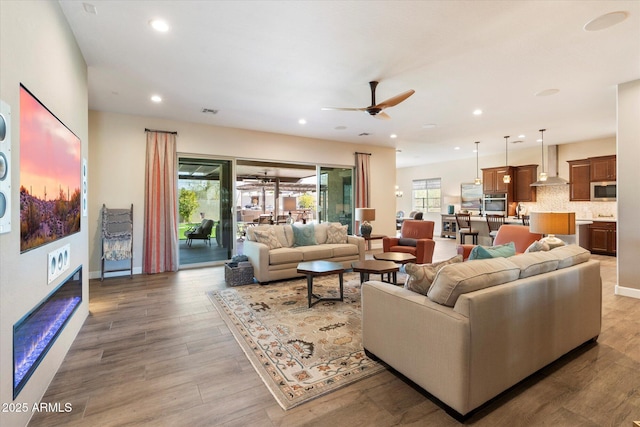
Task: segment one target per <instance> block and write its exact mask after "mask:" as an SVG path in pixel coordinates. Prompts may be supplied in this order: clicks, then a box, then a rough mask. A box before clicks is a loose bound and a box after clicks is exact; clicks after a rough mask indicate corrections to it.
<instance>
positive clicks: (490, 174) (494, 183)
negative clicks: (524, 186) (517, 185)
mask: <svg viewBox="0 0 640 427" xmlns="http://www.w3.org/2000/svg"><path fill="white" fill-rule="evenodd" d="M507 174H508V175H511V182H510V183H508V184H507V183H505V182H504V181H503V177H504V176H505V175H507ZM514 181H515V179H514V174H513V168H512V167H511V166H501V167H497V168H487V169H482V192H483V193H484V194H506V195H507V198H508V199H509V200H513V184H514Z"/></svg>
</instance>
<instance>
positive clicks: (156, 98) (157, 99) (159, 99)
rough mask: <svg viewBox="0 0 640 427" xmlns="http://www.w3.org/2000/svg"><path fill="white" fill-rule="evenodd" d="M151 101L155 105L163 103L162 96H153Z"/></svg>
mask: <svg viewBox="0 0 640 427" xmlns="http://www.w3.org/2000/svg"><path fill="white" fill-rule="evenodd" d="M151 100H152V101H153V102H155V103H158V102H162V98H161V97H160V95H153V96H151Z"/></svg>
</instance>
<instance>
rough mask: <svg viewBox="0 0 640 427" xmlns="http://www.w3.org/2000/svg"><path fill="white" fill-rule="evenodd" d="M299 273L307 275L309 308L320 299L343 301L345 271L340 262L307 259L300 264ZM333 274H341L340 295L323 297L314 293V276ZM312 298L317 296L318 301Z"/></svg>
mask: <svg viewBox="0 0 640 427" xmlns="http://www.w3.org/2000/svg"><path fill="white" fill-rule="evenodd" d="M298 273H301V274H304V275H305V276H307V300H308V302H309V308H311V307H312V306H314V305H315V304H317V303H319V302H320V301H342V300H343V299H344V289H343V280H342V274H343V273H344V267H343V266H342V264H340V263H339V262H331V261H307V262H301V263H300V264H298ZM331 274H338V275H339V276H340V297H339V298H330V297H321V296H320V295H316V294H314V293H313V278H314V277H316V276H329V275H331ZM311 298H316V301H313V302H311Z"/></svg>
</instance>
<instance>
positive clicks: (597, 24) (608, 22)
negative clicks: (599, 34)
mask: <svg viewBox="0 0 640 427" xmlns="http://www.w3.org/2000/svg"><path fill="white" fill-rule="evenodd" d="M628 16H629V12H625V11H617V12H611V13H606V14H604V15H602V16H598V17H597V18H595V19H592V20H591V21H589V22H587V23H586V24H584V30H585V31H600V30H604V29H607V28H609V27H613V26H614V25H616V24H619V23H621V22H622V21H624V20H625V19H627V17H628Z"/></svg>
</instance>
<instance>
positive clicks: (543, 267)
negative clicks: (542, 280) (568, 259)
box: [509, 251, 558, 279]
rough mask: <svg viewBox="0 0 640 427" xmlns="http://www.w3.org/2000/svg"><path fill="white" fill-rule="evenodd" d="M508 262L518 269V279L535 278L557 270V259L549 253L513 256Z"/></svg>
mask: <svg viewBox="0 0 640 427" xmlns="http://www.w3.org/2000/svg"><path fill="white" fill-rule="evenodd" d="M509 261H511V262H512V263H514V264H515V265H517V266H518V267H520V278H521V279H524V278H525V277H530V276H535V275H538V274H542V273H547V272H549V271H554V270H556V269H557V268H558V258H556V257H555V256H554V255H553V254H552V253H551V252H549V251H546V252H545V251H539V252H530V253H527V254H520V255H515V256H512V257H510V258H509Z"/></svg>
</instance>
